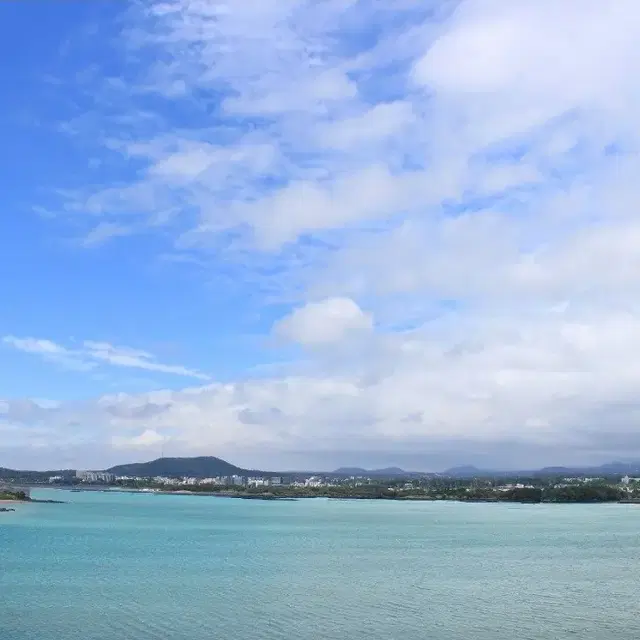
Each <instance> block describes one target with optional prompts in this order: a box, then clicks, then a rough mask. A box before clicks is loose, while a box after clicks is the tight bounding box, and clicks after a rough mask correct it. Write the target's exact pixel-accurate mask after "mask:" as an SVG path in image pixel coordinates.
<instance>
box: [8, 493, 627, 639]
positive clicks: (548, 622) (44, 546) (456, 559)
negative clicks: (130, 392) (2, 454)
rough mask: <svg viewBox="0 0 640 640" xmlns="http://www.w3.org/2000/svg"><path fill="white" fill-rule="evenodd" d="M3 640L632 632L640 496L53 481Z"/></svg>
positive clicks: (11, 522)
mask: <svg viewBox="0 0 640 640" xmlns="http://www.w3.org/2000/svg"><path fill="white" fill-rule="evenodd" d="M35 495H36V497H47V498H51V497H54V498H58V499H64V500H68V501H69V503H68V504H63V505H47V504H31V505H21V506H19V507H18V508H17V511H16V513H0V639H1V640H75V639H80V638H82V640H213V639H218V638H219V639H224V640H228V639H229V640H230V639H233V640H306V639H309V640H325V639H327V640H328V639H341V640H342V639H344V640H365V639H367V640H371V639H378V638H379V639H385V640H395V639H397V640H429V639H432V640H470V639H471V640H534V639H535V640H551V639H554V640H556V639H563V638H580V639H581V640H584V639H593V640H608V639H616V640H623V639H625V640H627V639H632V638H639V637H640V617H639V615H638V611H639V607H640V606H639V604H638V602H639V600H638V585H639V581H638V569H639V567H640V535H639V533H640V507H636V506H634V505H602V506H600V505H598V506H582V505H567V506H553V505H548V506H547V505H532V506H520V505H504V504H500V505H487V504H458V503H444V502H439V503H399V502H373V501H371V502H370V501H344V502H342V501H329V500H306V501H305V500H301V501H297V502H258V501H244V500H232V499H224V498H210V497H191V496H156V495H144V494H138V495H126V494H105V493H99V494H92V493H63V492H54V491H40V492H36V494H35Z"/></svg>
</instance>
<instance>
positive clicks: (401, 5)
mask: <svg viewBox="0 0 640 640" xmlns="http://www.w3.org/2000/svg"><path fill="white" fill-rule="evenodd" d="M126 21H127V28H126V29H125V30H124V32H123V34H121V44H122V47H123V48H126V51H127V52H128V53H131V52H132V51H133V52H135V54H136V59H137V60H138V61H139V62H140V65H139V66H136V68H135V71H132V72H131V77H130V78H128V82H124V83H120V84H118V83H114V82H111V83H110V84H109V89H108V91H109V93H108V95H109V97H110V102H109V103H110V104H114V105H118V104H121V105H122V106H123V109H124V108H125V107H126V109H127V113H133V114H138V115H134V117H130V118H128V119H127V120H123V119H122V118H118V119H113V118H112V117H111V115H107V114H104V120H103V121H104V128H103V129H104V130H103V131H102V132H101V133H102V135H101V136H97V140H98V142H99V143H101V144H102V145H103V146H102V152H104V153H106V151H105V150H108V153H109V154H111V155H110V157H111V158H112V159H113V158H114V157H115V158H116V159H117V161H118V162H121V163H122V164H123V166H134V167H135V169H136V171H135V172H131V173H130V174H128V175H130V176H131V177H130V179H129V180H124V181H121V182H113V183H104V184H101V185H98V187H97V188H93V187H92V188H87V187H84V186H80V187H78V188H77V189H70V190H67V191H65V192H64V194H65V196H66V200H65V203H64V204H65V207H66V209H67V211H68V212H72V213H74V214H78V213H85V214H88V215H86V216H85V217H84V218H81V219H83V220H85V221H86V226H87V234H88V235H87V238H86V244H88V245H92V244H95V243H97V242H106V241H107V240H109V239H110V241H114V242H117V241H118V237H117V236H118V235H120V232H121V230H123V229H127V233H139V232H142V231H144V232H148V233H151V232H154V230H157V229H158V228H159V227H162V229H163V233H165V234H166V236H168V237H170V238H171V240H172V242H173V243H174V246H175V250H176V251H180V252H185V253H186V254H187V255H189V256H190V257H192V258H193V259H196V258H197V259H198V260H199V261H201V262H202V263H203V264H205V265H207V266H208V267H210V269H211V272H216V270H219V269H221V268H222V264H223V262H224V269H225V270H228V271H232V272H233V273H237V274H241V275H242V277H244V278H247V279H249V280H250V281H251V282H253V283H257V284H256V291H257V292H258V293H257V294H256V295H257V296H258V297H260V296H261V295H263V292H264V291H265V290H267V291H269V292H273V291H274V290H275V291H277V293H278V294H279V296H280V298H281V299H282V298H284V299H285V301H286V302H291V301H292V300H293V302H294V304H293V306H292V308H291V309H288V310H286V311H284V312H283V314H282V317H281V318H280V320H278V321H276V323H275V326H274V332H275V333H276V334H277V335H279V336H281V337H284V338H286V339H288V340H291V341H293V342H296V343H298V344H300V345H303V346H315V347H328V346H331V349H325V348H320V349H315V350H311V351H310V354H311V355H310V356H309V358H310V361H309V362H305V363H304V366H302V365H300V364H298V365H295V366H294V367H293V369H292V370H291V371H285V372H284V373H282V375H281V376H279V377H271V378H269V377H264V378H256V379H250V378H248V377H247V379H238V380H236V381H233V382H230V383H229V384H212V385H207V386H205V387H201V388H197V389H189V390H185V391H183V392H169V391H166V392H158V393H157V394H155V395H140V396H124V395H123V396H117V397H109V398H107V399H105V398H101V399H99V400H96V401H94V402H90V403H87V404H86V405H83V406H76V405H68V406H64V407H60V408H56V409H51V410H50V412H49V414H47V415H49V416H50V417H51V420H52V423H53V424H58V425H60V426H59V427H58V429H59V430H60V431H61V432H64V433H67V434H72V433H74V429H75V427H71V428H69V427H68V426H64V425H69V424H89V423H91V424H95V425H96V428H97V431H96V432H95V434H94V437H95V438H97V439H100V438H101V439H103V440H104V441H105V442H108V443H116V442H117V443H118V446H119V447H121V448H122V447H127V446H129V445H131V447H132V448H136V449H139V448H140V447H144V446H145V445H146V444H148V445H149V446H150V447H151V448H153V446H154V445H156V444H157V443H155V442H153V440H154V438H155V435H157V434H160V436H162V437H167V438H168V442H170V443H171V446H174V447H175V448H176V450H179V451H189V452H200V451H205V450H206V451H210V452H213V453H223V452H227V453H228V454H230V455H239V456H242V455H243V452H246V451H249V450H251V449H252V447H257V446H261V447H271V448H272V450H273V451H279V452H288V453H287V455H291V456H294V454H295V455H298V453H300V452H306V453H305V455H307V454H308V452H311V451H319V450H321V449H323V450H326V451H332V452H334V453H335V452H336V451H338V452H339V451H355V450H358V449H361V450H365V449H366V450H368V451H384V450H386V451H389V452H393V455H400V453H402V452H404V453H408V452H412V453H415V452H416V451H424V452H428V451H444V450H451V449H456V447H457V448H458V450H459V451H460V452H461V453H460V457H461V458H462V457H463V456H470V455H471V454H473V453H474V452H478V451H489V450H491V451H495V452H496V458H500V459H502V460H503V462H504V464H508V463H509V462H510V461H514V464H515V461H516V459H517V461H526V459H527V452H534V451H535V452H538V453H537V454H536V455H539V456H540V460H539V461H542V462H544V461H545V460H548V459H549V457H550V456H551V453H550V452H552V451H553V450H554V448H556V449H559V450H560V451H561V452H562V455H561V456H560V458H555V461H556V462H563V461H565V460H569V459H575V460H577V461H579V460H587V459H589V460H591V459H596V458H598V459H601V460H604V459H606V458H608V457H613V456H620V455H624V454H627V453H628V454H630V455H631V454H633V455H640V443H638V439H637V438H636V437H635V436H634V429H635V424H636V420H637V416H638V407H637V403H636V401H635V398H634V393H635V389H636V388H637V385H638V384H639V383H640V370H638V367H637V366H636V364H635V352H636V351H635V350H636V349H637V348H638V347H640V328H639V326H638V322H637V317H638V311H639V310H638V305H637V303H636V302H635V301H636V300H637V299H638V294H640V290H639V289H640V278H638V274H639V269H640V242H639V238H640V234H639V228H638V222H637V220H638V215H637V206H638V205H637V202H638V201H639V199H640V187H639V186H638V181H637V175H638V171H639V170H640V156H639V155H638V152H639V142H640V140H639V137H638V132H639V131H640V81H639V80H638V78H640V74H639V73H638V72H640V54H639V49H638V47H637V42H638V41H640V6H639V5H638V3H637V2H635V1H634V0H618V1H617V2H601V1H600V0H567V1H565V2H556V1H554V0H528V1H527V0H523V1H522V2H504V1H501V0H462V1H460V2H440V1H438V2H435V1H434V2H424V3H416V2H405V1H404V0H395V1H394V2H390V3H388V5H385V6H384V7H383V6H381V5H380V3H375V2H368V1H364V2H344V1H342V0H335V1H334V0H329V1H327V2H322V3H317V2H312V1H311V0H260V1H258V0H256V1H255V2H249V1H247V2H222V1H212V2H199V1H196V0H167V1H166V2H163V3H162V4H158V3H151V4H143V5H140V6H138V7H136V8H135V9H133V10H132V11H130V12H129V13H127V15H126ZM102 90H103V91H106V90H107V89H105V88H104V87H102ZM97 95H99V96H101V99H102V98H104V93H100V92H98V93H97ZM149 98H151V100H149ZM103 101H104V100H103ZM150 102H151V103H153V104H154V105H155V106H154V109H155V110H156V112H155V113H154V114H153V117H148V115H145V116H144V117H142V116H139V113H140V112H139V111H135V110H132V104H133V105H135V104H139V105H142V104H144V105H146V106H147V107H148V104H149V103H150ZM194 103H197V104H198V105H201V107H202V108H201V109H199V110H198V109H195V108H194ZM96 109H98V110H99V109H100V105H96ZM98 112H99V113H101V112H100V111H98ZM76 220H77V218H76ZM109 236H111V238H109ZM220 256H222V258H221V257H220ZM234 269H235V271H234ZM280 301H281V300H280ZM260 302H261V303H265V304H266V302H267V301H266V300H265V299H263V298H260ZM365 310H366V311H365ZM374 317H375V320H376V322H375V326H374V322H373V318H374ZM5 342H6V344H7V345H8V346H13V347H15V348H19V349H22V350H24V351H29V352H31V353H38V354H40V355H42V357H45V358H47V359H51V360H55V361H58V362H63V361H64V362H66V363H67V364H70V365H71V366H73V365H74V363H75V365H76V366H78V367H80V368H82V367H93V366H96V365H97V364H98V363H105V364H113V365H118V366H130V367H138V368H146V369H148V370H151V371H159V372H165V373H177V374H178V375H185V376H189V375H190V376H192V377H195V378H198V377H203V376H202V374H200V373H199V372H194V371H191V370H188V369H185V368H182V367H175V366H170V365H162V364H158V363H157V362H155V360H154V359H153V358H152V357H151V356H150V355H149V354H147V353H144V352H129V351H127V350H120V349H116V348H113V347H111V346H109V345H101V344H96V343H85V344H84V345H82V346H81V347H79V348H77V349H67V348H65V347H61V346H60V345H57V344H55V343H52V342H49V341H45V340H35V339H19V338H6V339H5ZM356 342H357V343H358V345H359V351H358V357H357V358H354V357H352V356H353V344H355V343H356ZM341 349H342V350H343V353H344V354H346V355H345V357H343V358H337V357H334V356H335V353H336V352H337V351H340V350H341ZM325 351H326V352H331V357H329V356H328V355H327V354H326V353H325ZM7 402H9V403H11V402H13V401H11V400H8V401H7ZM41 411H42V409H38V410H35V409H34V413H33V415H34V416H36V415H37V416H38V418H37V420H36V419H35V418H34V422H33V424H34V425H37V424H39V423H38V420H40V416H41V413H40V412H41ZM28 413H29V412H28V411H27V410H25V408H24V406H22V407H21V408H20V409H19V410H18V409H14V418H13V422H11V424H15V423H16V421H20V422H21V423H22V422H24V423H25V424H29V423H30V419H29V415H27V414H28ZM6 424H9V422H6ZM34 428H35V427H34ZM121 431H123V432H124V433H120V432H121ZM114 433H115V434H116V435H114ZM154 434H155V435H154ZM38 437H41V436H38ZM69 438H72V436H71V435H69ZM113 438H116V440H112V439H113ZM117 438H120V439H117ZM127 443H129V444H127ZM270 450H271V449H270ZM309 455H310V454H309ZM425 455H426V453H425ZM543 458H544V460H543ZM288 459H292V458H288ZM459 461H460V462H464V461H465V460H462V459H460V460H459ZM258 463H259V461H257V464H258Z"/></svg>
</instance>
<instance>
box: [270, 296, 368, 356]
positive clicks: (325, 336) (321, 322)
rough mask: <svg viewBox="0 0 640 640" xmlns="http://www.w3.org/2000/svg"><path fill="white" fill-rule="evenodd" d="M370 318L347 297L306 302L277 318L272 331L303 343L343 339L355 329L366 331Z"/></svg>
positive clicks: (312, 343) (321, 342)
mask: <svg viewBox="0 0 640 640" xmlns="http://www.w3.org/2000/svg"><path fill="white" fill-rule="evenodd" d="M372 328H373V319H372V317H371V315H370V314H367V313H365V312H363V311H362V309H360V307H359V306H358V305H357V304H356V303H355V302H354V301H353V300H351V299H349V298H328V299H327V300H322V301H321V302H310V303H308V304H307V305H305V306H304V307H301V308H299V309H296V310H294V311H293V312H292V313H291V314H290V315H289V316H287V317H286V318H283V319H282V320H280V321H279V322H278V323H277V324H276V326H275V327H274V329H275V332H276V333H277V334H279V335H281V336H283V337H285V338H288V339H290V340H293V341H295V342H298V343H300V344H303V345H321V344H327V343H334V342H339V341H341V340H344V339H345V338H347V337H349V336H350V335H353V334H354V333H355V332H361V331H370V330H371V329H372Z"/></svg>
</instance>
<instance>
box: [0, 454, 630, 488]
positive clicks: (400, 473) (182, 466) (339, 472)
mask: <svg viewBox="0 0 640 640" xmlns="http://www.w3.org/2000/svg"><path fill="white" fill-rule="evenodd" d="M105 471H107V472H109V473H113V474H114V475H120V476H139V477H155V476H167V477H185V476H186V477H194V478H209V477H215V476H230V475H241V476H251V475H256V476H264V477H272V476H280V475H285V476H311V475H324V476H336V477H339V476H341V477H344V476H369V477H377V478H385V477H386V478H394V477H396V478H397V477H407V478H408V477H414V478H415V477H422V476H434V475H435V476H441V477H449V478H460V479H465V478H466V479H468V478H474V477H478V478H480V477H484V478H490V477H493V478H506V477H516V476H520V477H535V476H537V477H544V476H589V475H591V476H609V475H625V474H629V475H634V474H635V475H639V476H640V460H635V461H631V462H622V461H619V460H618V461H613V462H608V463H605V464H602V465H599V466H586V465H585V466H576V467H565V466H549V467H542V468H540V469H526V470H523V469H520V470H498V469H480V468H478V467H476V466H474V465H460V466H456V467H451V468H449V469H447V470H445V471H442V472H439V473H434V472H419V471H405V470H404V469H401V468H399V467H387V468H384V469H365V468H363V467H340V468H338V469H336V470H335V471H315V472H310V471H295V472H294V471H282V472H277V471H260V470H256V469H244V468H242V467H238V466H236V465H234V464H231V463H230V462H227V461H226V460H223V459H221V458H217V457H215V456H197V457H172V458H157V459H155V460H150V461H147V462H134V463H129V464H121V465H115V466H113V467H110V468H108V469H106V470H105ZM50 476H63V477H64V478H65V479H68V480H70V479H71V478H72V477H73V476H75V469H62V470H47V471H33V470H14V469H9V468H5V467H0V480H7V479H18V480H20V481H22V482H44V481H46V480H47V479H48V478H49V477H50Z"/></svg>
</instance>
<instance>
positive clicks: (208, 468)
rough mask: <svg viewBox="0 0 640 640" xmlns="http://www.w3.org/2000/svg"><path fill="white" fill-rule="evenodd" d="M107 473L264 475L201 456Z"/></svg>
mask: <svg viewBox="0 0 640 640" xmlns="http://www.w3.org/2000/svg"><path fill="white" fill-rule="evenodd" d="M107 471H108V472H109V473H113V474H115V475H117V476H138V477H142V478H151V477H155V476H165V477H169V478H176V477H183V476H187V477H190V478H212V477H215V476H233V475H239V476H246V475H251V474H253V473H261V474H262V475H265V474H264V473H262V472H257V471H250V470H248V469H241V468H240V467H236V466H235V465H233V464H230V463H229V462H226V461H225V460H221V459H220V458H215V457H213V456H202V457H199V458H158V459H157V460H151V461H150V462H136V463H133V464H120V465H117V466H115V467H111V468H110V469H107ZM267 475H268V474H267Z"/></svg>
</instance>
